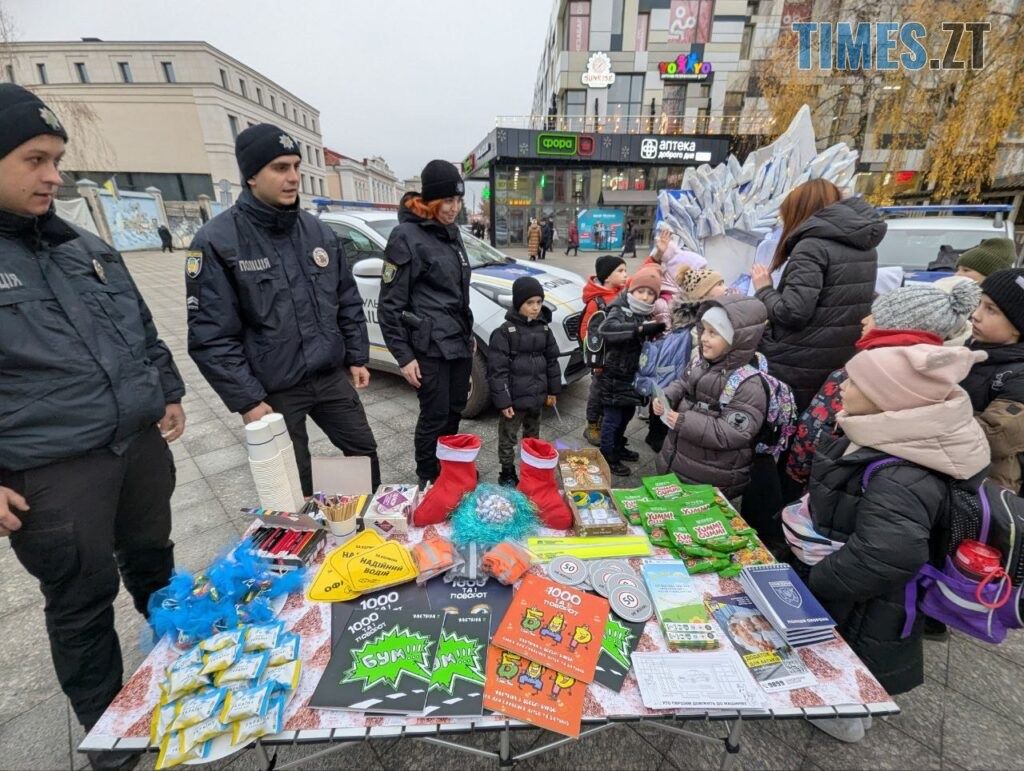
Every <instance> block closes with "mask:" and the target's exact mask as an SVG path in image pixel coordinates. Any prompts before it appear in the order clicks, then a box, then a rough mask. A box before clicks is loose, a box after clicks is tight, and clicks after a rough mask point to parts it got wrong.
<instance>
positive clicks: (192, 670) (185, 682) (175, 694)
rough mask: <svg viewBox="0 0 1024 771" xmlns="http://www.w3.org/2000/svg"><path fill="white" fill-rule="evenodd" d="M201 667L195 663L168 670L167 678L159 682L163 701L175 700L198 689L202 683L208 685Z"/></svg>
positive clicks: (208, 680)
mask: <svg viewBox="0 0 1024 771" xmlns="http://www.w3.org/2000/svg"><path fill="white" fill-rule="evenodd" d="M202 669H203V667H202V666H201V665H196V666H191V667H186V668H184V669H175V670H174V671H172V672H168V674H167V679H166V680H165V681H164V682H162V683H161V684H160V690H161V692H162V693H163V696H164V698H163V701H164V703H165V704H166V703H168V702H172V701H177V700H178V699H180V698H181V697H182V696H184V695H185V694H186V693H192V691H198V690H199V689H200V688H202V687H203V686H204V685H209V684H210V679H209V678H208V677H207V676H206V675H204V674H203V672H202Z"/></svg>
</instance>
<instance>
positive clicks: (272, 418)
mask: <svg viewBox="0 0 1024 771" xmlns="http://www.w3.org/2000/svg"><path fill="white" fill-rule="evenodd" d="M263 422H264V423H266V424H267V425H269V426H270V428H271V430H272V431H273V432H274V443H275V444H276V445H277V449H278V451H279V452H280V453H281V463H282V464H284V471H285V474H286V475H287V476H288V485H289V486H290V487H291V490H292V498H294V499H295V500H296V501H299V506H300V507H301V506H302V501H303V500H304V499H305V496H303V495H302V482H301V481H299V464H298V463H296V462H295V447H294V446H293V445H292V438H291V435H290V434H289V433H288V425H287V424H286V423H285V422H284V415H282V414H280V413H279V412H272V413H270V414H269V415H267V416H266V417H265V418H263Z"/></svg>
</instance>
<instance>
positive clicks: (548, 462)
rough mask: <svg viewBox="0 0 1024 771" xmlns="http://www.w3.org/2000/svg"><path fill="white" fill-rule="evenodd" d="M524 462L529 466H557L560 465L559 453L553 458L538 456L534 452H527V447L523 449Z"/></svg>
mask: <svg viewBox="0 0 1024 771" xmlns="http://www.w3.org/2000/svg"><path fill="white" fill-rule="evenodd" d="M522 458H523V463H525V464H526V465H527V466H533V467H534V468H555V467H556V466H557V465H558V453H557V452H556V453H555V456H554V457H553V458H538V457H537V456H536V455H534V454H533V453H530V452H527V450H526V448H525V447H524V448H523V449H522Z"/></svg>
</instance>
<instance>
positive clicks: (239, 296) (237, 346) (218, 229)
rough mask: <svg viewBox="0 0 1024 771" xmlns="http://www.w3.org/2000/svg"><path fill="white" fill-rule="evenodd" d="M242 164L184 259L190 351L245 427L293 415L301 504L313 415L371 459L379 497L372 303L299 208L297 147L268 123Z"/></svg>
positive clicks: (336, 441)
mask: <svg viewBox="0 0 1024 771" xmlns="http://www.w3.org/2000/svg"><path fill="white" fill-rule="evenodd" d="M235 158H236V159H237V161H238V168H239V169H240V170H241V173H242V180H243V182H244V183H245V189H244V190H243V191H242V194H241V195H240V196H239V197H238V202H237V203H235V205H234V206H232V207H231V208H230V209H228V211H227V212H225V213H224V214H223V215H221V216H218V217H214V218H213V219H212V220H210V221H209V222H208V223H206V224H205V225H203V227H202V228H200V229H199V232H198V233H196V236H195V238H194V239H193V241H192V246H191V247H190V251H189V253H188V257H187V258H186V261H185V293H186V308H187V312H188V352H189V354H190V355H191V356H192V359H193V360H194V361H195V363H196V365H197V366H198V367H199V371H200V372H202V373H203V376H204V377H205V378H206V379H207V381H209V383H210V385H211V386H212V387H213V390H214V391H216V392H217V395H218V396H219V397H220V398H221V400H222V401H223V402H224V404H225V405H226V406H227V408H228V409H229V410H231V411H232V412H237V413H239V414H240V415H241V416H242V420H243V421H244V422H245V423H252V422H253V421H256V420H259V419H260V418H262V417H265V416H267V415H269V414H270V413H272V412H278V413H281V414H282V415H283V416H284V420H285V424H286V425H287V427H288V434H289V436H290V437H291V440H292V444H293V445H294V446H295V460H296V461H297V464H298V469H299V479H300V481H301V482H302V493H303V495H307V496H309V495H312V494H313V473H312V465H311V461H310V454H309V435H308V434H307V432H306V417H307V416H309V417H310V418H312V419H313V422H314V423H316V424H317V425H318V426H320V428H322V429H323V431H324V433H325V434H327V438H328V439H330V440H331V443H332V444H333V445H334V446H335V447H337V448H338V449H339V450H341V451H342V452H344V453H345V454H346V455H356V456H366V457H369V459H370V468H371V474H372V484H373V486H374V489H376V487H377V485H378V484H380V464H379V463H378V460H377V443H376V441H374V438H373V431H372V430H371V429H370V424H369V423H368V422H367V420H366V412H365V411H364V410H363V405H362V402H360V400H359V395H358V393H357V389H362V388H365V387H366V386H367V385H369V383H370V372H369V370H367V368H366V363H367V362H368V361H369V359H370V345H369V338H368V336H367V332H366V318H365V316H364V315H363V302H362V299H360V297H359V292H358V290H357V289H356V284H355V280H354V279H353V277H352V271H351V269H350V268H349V264H348V262H347V261H346V260H345V254H344V251H343V249H342V246H341V243H340V242H339V241H338V237H337V235H335V233H334V231H333V230H331V229H330V228H329V227H327V225H325V224H324V223H323V222H321V221H320V220H319V219H317V218H316V217H314V216H313V215H312V214H310V213H309V212H306V211H302V210H301V209H300V208H299V166H300V164H301V162H302V156H301V155H300V153H299V142H298V140H296V139H294V138H293V137H292V136H291V135H290V134H289V133H288V132H287V131H285V130H284V129H282V128H279V127H278V126H274V125H272V124H270V123H259V124H257V125H255V126H250V127H249V128H247V129H246V130H245V131H243V132H242V133H240V134H239V135H238V138H237V139H236V140H235ZM350 378H351V382H350Z"/></svg>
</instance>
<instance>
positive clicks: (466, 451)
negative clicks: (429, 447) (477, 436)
mask: <svg viewBox="0 0 1024 771" xmlns="http://www.w3.org/2000/svg"><path fill="white" fill-rule="evenodd" d="M479 454H480V448H479V447H468V448H455V447H448V446H447V445H444V444H442V443H441V442H438V443H437V459H438V460H454V461H460V462H463V463H468V462H470V461H474V460H476V456H477V455H479Z"/></svg>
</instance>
